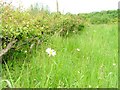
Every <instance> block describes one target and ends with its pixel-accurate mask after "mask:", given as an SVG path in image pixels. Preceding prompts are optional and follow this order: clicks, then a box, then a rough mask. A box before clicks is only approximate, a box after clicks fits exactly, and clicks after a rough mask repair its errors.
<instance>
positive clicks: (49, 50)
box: [46, 48, 56, 56]
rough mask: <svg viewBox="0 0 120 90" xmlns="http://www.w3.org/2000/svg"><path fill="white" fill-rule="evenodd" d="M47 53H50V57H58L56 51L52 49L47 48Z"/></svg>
mask: <svg viewBox="0 0 120 90" xmlns="http://www.w3.org/2000/svg"><path fill="white" fill-rule="evenodd" d="M46 52H47V53H48V55H49V56H55V55H56V51H54V50H53V49H51V48H47V49H46Z"/></svg>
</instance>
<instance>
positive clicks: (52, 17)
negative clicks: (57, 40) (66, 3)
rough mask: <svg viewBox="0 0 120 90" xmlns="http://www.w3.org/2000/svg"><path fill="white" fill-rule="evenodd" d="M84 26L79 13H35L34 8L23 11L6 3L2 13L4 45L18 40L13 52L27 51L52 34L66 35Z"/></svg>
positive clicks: (42, 11) (41, 11)
mask: <svg viewBox="0 0 120 90" xmlns="http://www.w3.org/2000/svg"><path fill="white" fill-rule="evenodd" d="M83 28H84V25H83V22H82V20H80V18H79V17H78V16H77V15H72V14H66V15H63V14H61V13H59V12H58V13H50V12H48V11H45V10H40V11H39V12H37V13H33V11H32V10H27V11H21V10H19V9H12V7H11V6H10V5H6V6H4V7H3V13H2V47H3V48H6V46H7V45H8V43H10V42H11V41H13V40H17V42H16V43H15V45H14V47H12V48H13V49H12V50H13V51H12V52H14V51H21V52H25V51H29V50H30V49H31V48H32V46H35V47H36V46H37V45H40V44H41V42H44V41H46V40H47V38H49V36H50V35H53V34H57V35H60V36H65V37H66V36H69V35H70V34H71V33H77V32H78V31H80V30H82V29H83Z"/></svg>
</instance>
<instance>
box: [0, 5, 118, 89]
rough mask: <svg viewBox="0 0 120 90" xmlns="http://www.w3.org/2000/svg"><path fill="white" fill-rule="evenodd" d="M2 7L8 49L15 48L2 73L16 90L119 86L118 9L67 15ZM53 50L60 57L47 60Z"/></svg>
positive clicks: (3, 36)
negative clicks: (52, 49) (23, 88)
mask: <svg viewBox="0 0 120 90" xmlns="http://www.w3.org/2000/svg"><path fill="white" fill-rule="evenodd" d="M0 9H1V11H2V12H0V13H1V14H0V15H1V18H2V21H1V22H2V24H1V25H0V38H1V39H2V50H3V51H4V50H6V48H7V49H9V50H8V51H7V52H6V53H5V54H4V55H2V56H3V58H2V60H3V63H4V65H3V70H2V71H3V73H2V75H3V79H8V80H9V81H10V82H11V85H12V87H28V88H29V87H37V88H39V87H83V88H85V87H93V88H96V87H117V86H118V81H117V75H118V73H117V69H118V68H117V63H118V61H117V59H118V56H117V52H118V44H117V43H118V42H117V33H118V32H117V22H118V21H117V20H118V11H117V10H109V11H102V12H93V13H89V14H70V13H66V14H61V13H60V12H53V13H51V12H49V11H48V10H46V9H43V8H42V9H40V10H39V9H38V8H33V7H32V8H31V9H28V10H27V11H21V10H20V9H19V8H18V9H13V8H12V6H11V5H5V6H2V7H1V8H0ZM101 28H102V29H101ZM113 41H114V42H113ZM11 42H12V43H11ZM48 47H52V48H54V49H55V50H56V52H57V55H56V56H55V57H52V58H51V57H47V54H46V53H45V49H46V48H48ZM0 54H1V53H0ZM6 61H7V62H6ZM21 66H22V67H21ZM93 67H94V68H93ZM68 75H69V76H68ZM23 82H24V83H23ZM3 87H6V83H3Z"/></svg>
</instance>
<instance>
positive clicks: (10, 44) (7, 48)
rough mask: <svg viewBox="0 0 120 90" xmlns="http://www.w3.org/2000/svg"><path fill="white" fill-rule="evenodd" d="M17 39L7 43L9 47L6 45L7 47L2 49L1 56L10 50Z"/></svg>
mask: <svg viewBox="0 0 120 90" xmlns="http://www.w3.org/2000/svg"><path fill="white" fill-rule="evenodd" d="M16 41H17V40H13V41H11V42H10V43H9V44H8V45H7V47H6V48H5V49H2V50H1V51H0V57H1V56H3V55H4V54H5V53H7V52H8V50H9V49H11V48H12V46H13V44H14V43H15V42H16Z"/></svg>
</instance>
